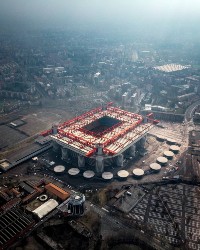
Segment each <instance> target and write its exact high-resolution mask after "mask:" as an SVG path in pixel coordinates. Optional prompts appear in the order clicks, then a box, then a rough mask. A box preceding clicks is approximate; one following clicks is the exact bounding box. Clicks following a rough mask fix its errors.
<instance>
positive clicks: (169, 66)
mask: <svg viewBox="0 0 200 250" xmlns="http://www.w3.org/2000/svg"><path fill="white" fill-rule="evenodd" d="M187 68H189V66H183V65H180V64H173V63H172V64H165V65H162V66H157V67H154V69H157V70H159V71H163V72H175V71H180V70H183V69H187Z"/></svg>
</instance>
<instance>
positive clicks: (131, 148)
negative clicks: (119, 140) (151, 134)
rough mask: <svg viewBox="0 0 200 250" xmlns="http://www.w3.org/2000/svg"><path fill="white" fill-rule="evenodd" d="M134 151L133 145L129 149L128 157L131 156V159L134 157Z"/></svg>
mask: <svg viewBox="0 0 200 250" xmlns="http://www.w3.org/2000/svg"><path fill="white" fill-rule="evenodd" d="M135 150H136V146H135V144H133V145H132V146H130V148H129V155H130V156H132V157H135Z"/></svg>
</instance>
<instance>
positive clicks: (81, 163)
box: [78, 155, 85, 168]
mask: <svg viewBox="0 0 200 250" xmlns="http://www.w3.org/2000/svg"><path fill="white" fill-rule="evenodd" d="M78 167H79V168H84V167H85V157H84V156H83V155H78Z"/></svg>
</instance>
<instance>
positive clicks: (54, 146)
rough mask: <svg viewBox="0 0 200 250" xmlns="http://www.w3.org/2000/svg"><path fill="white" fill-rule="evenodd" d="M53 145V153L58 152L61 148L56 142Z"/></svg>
mask: <svg viewBox="0 0 200 250" xmlns="http://www.w3.org/2000/svg"><path fill="white" fill-rule="evenodd" d="M52 145H53V151H54V152H58V151H59V147H60V146H59V144H58V143H57V142H55V141H52Z"/></svg>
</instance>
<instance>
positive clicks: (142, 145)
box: [140, 136, 147, 149]
mask: <svg viewBox="0 0 200 250" xmlns="http://www.w3.org/2000/svg"><path fill="white" fill-rule="evenodd" d="M146 138H147V137H146V136H144V137H142V138H141V139H140V147H141V149H144V148H145V143H146Z"/></svg>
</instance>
